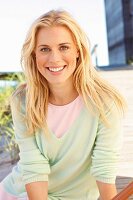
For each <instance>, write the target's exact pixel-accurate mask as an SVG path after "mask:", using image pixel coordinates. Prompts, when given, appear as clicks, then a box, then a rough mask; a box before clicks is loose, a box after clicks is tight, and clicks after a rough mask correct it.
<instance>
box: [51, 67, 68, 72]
mask: <svg viewBox="0 0 133 200" xmlns="http://www.w3.org/2000/svg"><path fill="white" fill-rule="evenodd" d="M63 68H64V67H58V68H51V67H49V70H50V71H52V72H58V71H60V70H62V69H63Z"/></svg>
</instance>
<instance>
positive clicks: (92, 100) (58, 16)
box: [12, 10, 126, 134]
mask: <svg viewBox="0 0 133 200" xmlns="http://www.w3.org/2000/svg"><path fill="white" fill-rule="evenodd" d="M53 26H64V27H66V28H67V29H68V30H69V31H70V32H71V34H72V36H73V38H74V41H75V43H76V45H77V48H78V51H79V58H78V60H77V66H76V69H75V71H74V73H73V84H74V87H75V89H76V91H77V92H78V94H79V95H81V96H82V97H83V100H84V102H85V105H86V106H87V108H88V109H89V111H92V112H93V113H94V114H95V113H97V112H98V113H99V115H100V116H101V119H102V120H103V122H104V123H105V124H108V120H107V118H106V113H105V112H106V109H107V108H108V107H109V105H110V101H112V102H114V103H115V105H116V107H117V108H118V111H119V112H120V113H123V111H124V109H125V107H126V104H125V100H124V98H123V97H122V96H121V94H120V93H119V92H118V91H117V90H116V89H115V88H114V87H112V86H111V85H110V84H109V83H108V82H107V81H106V80H104V79H103V78H102V77H101V76H100V75H99V72H98V71H97V70H96V69H95V68H94V66H93V65H92V62H91V55H90V46H89V40H88V37H87V35H86V34H85V32H84V31H83V30H82V29H81V27H80V26H79V25H78V23H77V22H76V21H75V19H74V18H73V17H72V16H71V15H70V14H69V13H68V12H66V11H64V10H51V11H49V12H47V13H45V14H44V15H42V16H40V17H39V18H38V19H36V20H35V21H34V23H33V24H32V25H31V27H30V29H29V31H28V34H27V36H26V39H25V42H24V45H23V47H22V55H21V63H22V67H23V71H24V74H25V79H26V84H25V85H23V86H20V87H19V88H18V89H17V90H16V91H15V92H14V94H13V95H12V101H13V99H14V97H15V96H17V95H19V96H21V95H20V94H24V90H25V119H26V123H27V128H28V129H27V132H28V133H30V134H32V133H34V132H35V130H36V129H38V128H42V129H44V130H46V131H47V130H48V129H47V123H46V117H47V109H48V102H49V94H50V91H49V85H48V82H47V80H46V79H45V78H44V76H43V75H42V74H41V73H40V72H39V71H38V69H37V66H36V57H35V53H34V50H35V46H36V37H37V33H38V31H39V29H40V28H42V27H43V28H45V27H53ZM94 110H95V111H96V112H95V111H94Z"/></svg>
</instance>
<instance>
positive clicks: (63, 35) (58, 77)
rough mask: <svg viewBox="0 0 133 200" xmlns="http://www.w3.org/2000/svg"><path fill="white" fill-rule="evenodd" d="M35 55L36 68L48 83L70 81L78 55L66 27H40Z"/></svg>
mask: <svg viewBox="0 0 133 200" xmlns="http://www.w3.org/2000/svg"><path fill="white" fill-rule="evenodd" d="M35 55H36V64H37V69H38V70H39V72H40V73H41V74H42V75H43V76H44V77H45V79H46V80H47V81H48V83H50V85H53V84H61V83H66V84H67V83H68V81H69V82H70V81H71V82H72V74H73V72H74V70H75V68H76V63H77V58H78V56H79V55H78V50H77V47H76V44H75V42H74V39H73V37H72V34H71V32H70V31H69V30H68V29H67V28H66V27H64V26H54V27H47V28H41V29H40V30H39V31H38V33H37V37H36V47H35Z"/></svg>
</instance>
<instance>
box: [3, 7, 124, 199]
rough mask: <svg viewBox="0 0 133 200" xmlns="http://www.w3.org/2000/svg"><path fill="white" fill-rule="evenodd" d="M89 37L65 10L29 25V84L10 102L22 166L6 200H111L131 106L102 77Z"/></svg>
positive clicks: (8, 181) (7, 185)
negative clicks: (123, 125)
mask: <svg viewBox="0 0 133 200" xmlns="http://www.w3.org/2000/svg"><path fill="white" fill-rule="evenodd" d="M88 45H89V43H88V39H87V37H86V35H85V33H84V32H83V31H82V29H81V28H80V27H79V25H78V24H77V22H76V21H75V20H74V19H73V18H72V17H71V16H70V14H69V13H67V12H66V11H61V10H56V11H55V10H52V11H50V12H48V13H46V14H44V15H43V16H41V17H39V18H38V19H37V20H36V21H35V22H34V23H33V24H32V26H31V28H30V30H29V32H28V34H27V37H26V40H25V43H24V45H23V49H22V64H23V68H24V73H25V77H26V84H25V85H22V86H21V87H19V88H18V89H17V90H16V91H15V92H14V94H13V96H12V101H11V109H12V117H13V122H14V127H15V136H16V141H17V143H18V146H19V149H20V160H19V162H18V164H17V165H16V166H15V167H14V168H13V171H12V172H11V173H10V174H9V175H8V176H7V177H6V178H5V179H4V180H3V181H2V182H1V185H0V200H16V199H17V200H18V199H19V200H20V199H21V200H22V199H23V200H26V199H29V200H46V199H48V200H85V199H86V200H96V199H98V198H99V196H100V198H101V199H102V200H109V199H111V198H113V197H114V196H115V195H116V193H117V192H116V187H115V179H116V171H117V163H118V158H119V149H120V141H121V119H122V113H123V110H124V108H125V102H124V100H123V98H122V97H121V95H120V94H119V93H118V92H117V91H116V90H115V89H114V88H113V87H111V86H110V85H109V84H108V83H107V82H106V81H105V80H103V79H102V78H100V77H99V74H98V73H97V71H96V70H95V69H94V68H93V66H92V64H91V58H90V50H89V46H88Z"/></svg>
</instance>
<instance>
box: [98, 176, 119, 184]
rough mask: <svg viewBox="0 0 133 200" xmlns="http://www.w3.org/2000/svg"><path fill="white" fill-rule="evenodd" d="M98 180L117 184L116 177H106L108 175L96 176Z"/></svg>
mask: <svg viewBox="0 0 133 200" xmlns="http://www.w3.org/2000/svg"><path fill="white" fill-rule="evenodd" d="M95 179H96V181H100V182H103V183H109V184H115V181H116V177H113V178H106V177H95Z"/></svg>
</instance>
